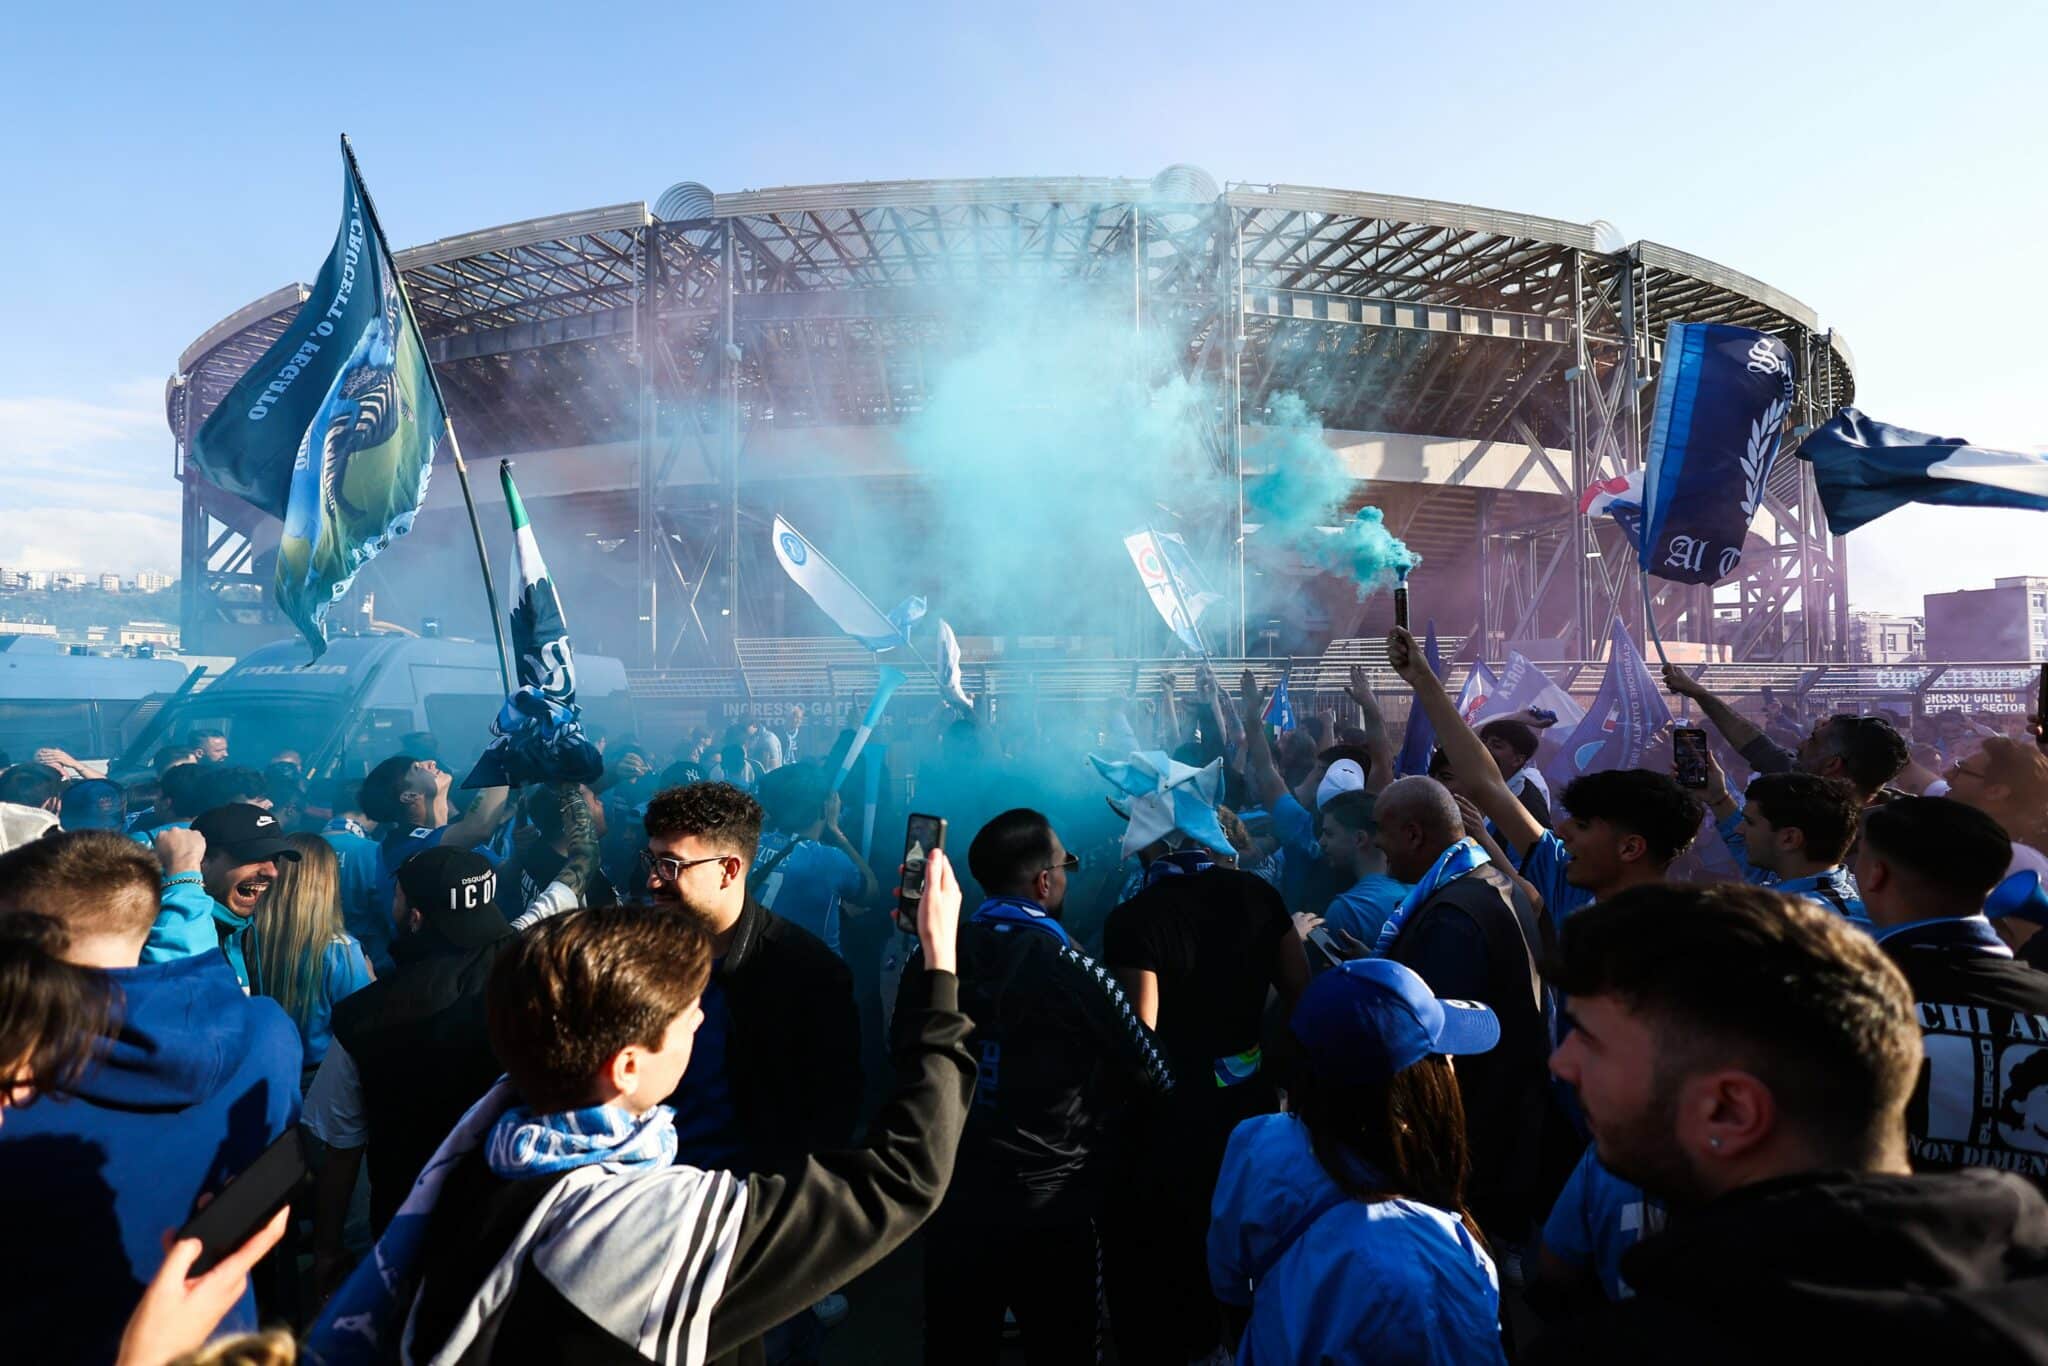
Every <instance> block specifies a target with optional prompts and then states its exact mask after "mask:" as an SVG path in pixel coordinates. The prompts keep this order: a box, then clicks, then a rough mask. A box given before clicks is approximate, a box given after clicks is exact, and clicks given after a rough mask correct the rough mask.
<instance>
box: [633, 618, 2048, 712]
mask: <svg viewBox="0 0 2048 1366" xmlns="http://www.w3.org/2000/svg"><path fill="white" fill-rule="evenodd" d="M1439 644H1440V648H1441V650H1442V653H1443V655H1444V656H1445V657H1446V658H1452V657H1455V656H1456V655H1457V654H1458V653H1460V652H1461V651H1462V650H1463V649H1464V647H1465V644H1466V642H1465V640H1464V638H1462V637H1456V636H1453V637H1448V638H1445V639H1443V640H1441V641H1440V642H1439ZM897 653H901V652H897ZM739 659H740V662H739V665H738V666H737V667H734V668H727V669H647V670H635V671H631V672H629V673H628V675H627V677H628V681H629V683H630V686H631V688H632V691H633V693H634V695H635V696H636V697H639V698H643V699H647V700H662V701H684V702H687V701H693V700H697V701H726V700H732V699H738V698H753V699H758V700H761V701H805V702H812V701H842V700H847V701H850V700H853V699H856V698H860V697H864V696H866V695H868V694H870V693H872V692H873V691H874V687H875V677H876V668H877V659H876V656H874V655H873V654H871V653H869V652H868V651H867V650H866V649H864V648H863V647H862V646H861V645H860V644H858V643H857V642H855V641H852V640H848V639H846V638H844V637H836V636H835V637H788V638H752V639H744V640H742V641H741V642H740V649H739ZM889 662H890V663H892V664H894V665H895V666H896V667H898V668H901V669H904V670H905V671H906V672H907V673H909V674H910V678H909V680H908V681H907V682H906V683H905V684H904V685H903V689H902V691H903V692H904V693H905V694H906V695H908V696H925V697H930V696H935V695H936V694H937V691H938V689H937V684H936V683H935V681H934V680H933V678H932V676H931V675H930V674H929V673H927V672H925V671H924V669H923V668H921V667H920V666H919V665H918V664H917V661H916V660H914V659H911V658H909V657H908V656H907V655H906V656H905V658H903V659H896V658H895V657H894V655H893V654H892V655H891V657H890V659H889ZM1211 664H1212V667H1213V668H1214V669H1215V670H1216V674H1217V676H1218V677H1219V678H1221V679H1222V680H1223V681H1224V683H1225V684H1226V685H1227V686H1229V687H1231V688H1233V689H1234V688H1235V687H1236V686H1237V681H1238V679H1239V677H1240V675H1241V674H1242V673H1243V672H1244V671H1245V670H1247V669H1249V670H1250V671H1251V673H1252V675H1253V677H1254V678H1255V679H1257V680H1258V682H1259V684H1260V686H1262V687H1264V688H1266V689H1267V690H1268V691H1270V690H1271V689H1272V688H1274V687H1275V686H1277V685H1278V683H1279V681H1280V680H1281V679H1282V678H1283V677H1284V678H1286V679H1287V680H1288V691H1289V694H1290V697H1291V698H1292V699H1293V701H1294V705H1295V708H1296V710H1297V711H1300V710H1301V709H1302V708H1304V707H1313V706H1316V705H1318V703H1319V702H1325V701H1326V702H1331V703H1334V702H1335V701H1336V700H1337V699H1338V698H1340V697H1341V696H1342V695H1343V692H1344V689H1345V687H1346V685H1347V684H1348V683H1349V682H1350V673H1351V668H1352V666H1353V665H1362V666H1364V668H1365V669H1366V671H1367V675H1368V677H1369V678H1370V680H1371V685H1372V690H1373V693H1374V694H1375V696H1379V697H1382V698H1384V699H1386V700H1387V701H1389V702H1392V703H1394V704H1395V705H1394V706H1393V707H1392V708H1390V709H1389V714H1390V716H1392V715H1393V714H1394V713H1395V712H1396V711H1398V710H1400V709H1402V708H1405V704H1406V697H1407V692H1408V690H1407V687H1406V686H1405V685H1404V684H1402V683H1401V681H1400V680H1399V679H1398V678H1396V677H1395V676H1394V673H1393V671H1392V670H1391V669H1389V668H1388V667H1387V652H1386V644H1385V642H1383V641H1380V640H1375V639H1359V638H1343V639H1338V640H1334V641H1332V642H1331V643H1330V645H1329V647H1328V648H1327V649H1325V650H1324V651H1323V653H1321V654H1319V655H1308V656H1295V657H1291V658H1285V657H1283V658H1260V659H1226V658H1220V657H1219V658H1216V659H1214V660H1212V661H1211ZM1489 667H1491V668H1492V669H1493V671H1494V672H1495V673H1496V674H1498V673H1500V672H1502V671H1503V670H1504V669H1505V667H1506V666H1505V664H1504V663H1503V662H1501V661H1489ZM1538 667H1540V668H1541V669H1542V670H1543V671H1544V673H1545V674H1546V675H1548V676H1549V678H1550V679H1551V681H1552V682H1554V683H1556V684H1557V685H1558V686H1559V687H1560V688H1562V689H1563V690H1564V691H1566V692H1567V693H1570V694H1572V695H1573V696H1574V697H1575V698H1578V699H1579V700H1580V701H1582V702H1583V701H1590V700H1591V699H1592V697H1593V695H1594V694H1595V693H1596V692H1597V691H1598V690H1599V687H1600V680H1601V678H1602V677H1603V675H1604V674H1605V672H1606V667H1607V666H1606V664H1605V662H1604V661H1601V660H1584V659H1568V660H1546V661H1541V662H1540V663H1539V665H1538ZM1652 667H1653V668H1654V667H1655V665H1654V663H1653V665H1652ZM1683 667H1684V668H1685V670H1686V672H1687V673H1689V674H1691V675H1692V676H1693V677H1695V678H1697V679H1699V680H1700V682H1702V683H1704V684H1705V685H1706V686H1707V687H1708V688H1710V689H1712V690H1713V691H1714V692H1716V693H1719V694H1721V695H1722V696H1725V697H1730V698H1747V697H1753V696H1757V695H1760V694H1761V693H1762V692H1763V690H1764V689H1765V688H1770V689H1772V690H1773V692H1775V693H1777V694H1780V695H1782V696H1784V697H1786V698H1788V699H1804V700H1806V701H1808V702H1811V703H1815V704H1824V705H1827V706H1831V707H1837V706H1838V707H1844V708H1849V709H1855V708H1857V707H1859V706H1863V705H1870V706H1874V705H1877V704H1878V703H1880V702H1884V701H1898V700H1910V699H1915V698H1917V699H1921V700H1923V701H1925V702H1926V704H1927V706H1928V709H1929V710H1939V709H1941V708H1942V707H1946V706H1959V707H1961V708H1962V709H1964V710H1994V709H1995V710H2011V709H2012V705H2011V703H2012V702H2014V701H2016V700H2021V699H2019V696H2018V695H2019V694H2022V693H2026V692H2027V691H2028V690H2030V689H2033V688H2036V687H2038V685H2039V679H2040V671H2041V668H2042V665H2041V664H2040V663H2039V662H2030V661H2023V660H2022V661H2014V660H1985V661H1970V662H1960V663H1938V664H1688V665H1685V666H1683ZM1198 668H1199V662H1198V661H1196V660H1193V659H1186V658H1181V659H1061V658H1049V659H986V660H970V661H967V662H965V663H963V665H962V666H961V675H962V679H963V681H964V683H965V686H966V689H967V691H968V692H969V693H972V694H976V695H979V694H981V693H984V692H986V693H990V694H993V695H994V696H996V697H998V698H1005V697H1007V698H1022V697H1031V696H1036V697H1037V698H1039V699H1041V700H1043V701H1049V702H1072V703H1088V702H1107V701H1110V700H1112V699H1116V698H1123V697H1131V696H1138V697H1147V696H1152V695H1156V694H1157V693H1158V691H1159V688H1160V685H1161V683H1162V682H1163V681H1164V680H1166V679H1167V678H1169V677H1170V678H1171V679H1172V680H1173V682H1174V685H1175V687H1176V689H1177V690H1178V691H1179V692H1180V693H1181V694H1183V695H1184V696H1185V695H1188V694H1191V693H1192V692H1193V690H1194V684H1195V677H1196V673H1197V671H1198ZM1470 668H1471V666H1470V664H1469V663H1467V662H1463V661H1460V662H1458V663H1453V664H1447V665H1446V666H1445V674H1446V677H1445V680H1444V682H1445V684H1446V686H1448V687H1450V688H1451V689H1452V690H1454V691H1455V690H1456V689H1457V688H1459V687H1461V686H1463V684H1464V681H1465V675H1466V674H1467V673H1468V672H1469V671H1470ZM1994 696H1995V697H1997V698H1999V699H2001V700H2002V701H2003V702H2004V703H2005V705H2003V706H2001V707H1998V708H1989V707H1977V706H1973V705H1971V704H1969V703H1968V702H1965V701H1956V700H1953V699H1955V698H1958V697H1962V698H1968V697H1981V698H1991V697H1994Z"/></svg>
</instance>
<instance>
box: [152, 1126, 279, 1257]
mask: <svg viewBox="0 0 2048 1366" xmlns="http://www.w3.org/2000/svg"><path fill="white" fill-rule="evenodd" d="M306 1172H307V1167H306V1149H305V1140H304V1138H303V1137H302V1136H301V1134H300V1131H299V1126H298V1125H296V1124H294V1125H291V1126H290V1127H288V1128H287V1129H286V1130H285V1131H284V1132H283V1133H282V1134H280V1135H279V1136H278V1138H277V1141H276V1142H274V1143H272V1144H271V1145H270V1146H269V1147H268V1148H265V1149H264V1150H263V1151H262V1152H261V1153H260V1154H258V1155H257V1158H256V1160H255V1161H254V1162H251V1163H250V1164H249V1165H248V1167H247V1168H245V1169H244V1170H243V1172H242V1174H241V1175H240V1176H237V1177H236V1178H235V1179H234V1180H232V1181H230V1182H228V1184H227V1185H226V1186H225V1187H223V1188H222V1190H221V1192H220V1194H218V1195H216V1196H214V1197H213V1199H212V1200H210V1201H208V1202H207V1205H206V1208H204V1209H202V1210H200V1211H199V1212H198V1213H197V1214H195V1215H193V1216H192V1217H191V1218H190V1219H187V1220H186V1221H185V1227H183V1228H181V1229H179V1230H178V1241H179V1242H181V1243H182V1242H184V1241H185V1240H186V1239H188V1238H196V1239H198V1240H199V1255H198V1256H197V1257H196V1258H195V1259H194V1260H193V1262H192V1266H191V1268H190V1270H189V1271H187V1273H186V1274H187V1275H190V1276H204V1275H205V1274H206V1273H207V1272H209V1271H211V1270H213V1268H214V1267H216V1266H218V1265H219V1264H220V1263H221V1260H222V1259H223V1258H225V1257H227V1256H228V1255H229V1254H230V1253H232V1252H234V1251H235V1250H236V1249H238V1248H240V1247H242V1246H243V1245H244V1244H246V1243H247V1242H248V1241H249V1240H250V1239H251V1238H253V1237H254V1236H255V1235H256V1234H257V1233H258V1232H259V1231H261V1230H262V1228H263V1226H264V1225H265V1224H267V1223H269V1222H270V1220H271V1218H272V1217H273V1216H275V1215H276V1214H277V1212H278V1211H279V1210H281V1209H283V1208H284V1207H285V1206H286V1205H287V1204H289V1203H290V1202H291V1198H292V1192H293V1191H294V1190H296V1189H298V1185H299V1183H300V1182H301V1181H303V1180H305V1178H306Z"/></svg>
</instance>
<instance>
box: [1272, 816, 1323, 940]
mask: <svg viewBox="0 0 2048 1366" xmlns="http://www.w3.org/2000/svg"><path fill="white" fill-rule="evenodd" d="M1272 827H1273V836H1274V838H1275V839H1277V840H1279V841H1280V849H1279V855H1280V898H1281V900H1283V901H1285V902H1286V903H1287V909H1288V910H1290V911H1296V910H1304V909H1306V908H1305V907H1304V906H1303V905H1302V901H1303V900H1304V899H1305V898H1306V897H1307V896H1308V892H1309V879H1310V878H1311V877H1313V876H1314V875H1315V869H1316V865H1317V864H1318V863H1320V862H1322V858H1323V847H1322V845H1321V844H1320V843H1318V842H1317V840H1316V818H1315V816H1314V815H1313V814H1312V813H1311V812H1310V811H1309V809H1308V808H1307V807H1305V806H1303V805H1302V804H1301V803H1300V802H1298V801H1296V800H1295V799H1294V794H1293V793H1291V792H1283V793H1281V794H1280V799H1279V800H1278V801H1276V802H1274V803H1273V815H1272Z"/></svg>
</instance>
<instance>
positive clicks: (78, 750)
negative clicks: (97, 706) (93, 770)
mask: <svg viewBox="0 0 2048 1366" xmlns="http://www.w3.org/2000/svg"><path fill="white" fill-rule="evenodd" d="M92 722H93V714H92V703H91V702H89V701H82V700H80V701H45V700H41V699H37V698H27V699H15V698H8V699H5V700H0V750H5V751H7V754H8V756H9V757H10V758H12V759H13V760H14V762H16V763H26V762H27V761H28V760H30V759H33V758H34V757H35V752H36V751H37V750H39V749H42V748H45V747H46V746H51V745H54V746H56V747H57V748H58V749H61V750H65V751H68V752H69V753H70V754H71V756H72V757H73V758H77V759H97V758H102V757H104V756H102V755H101V754H99V753H98V746H99V737H98V736H97V735H96V734H94V727H93V723H92Z"/></svg>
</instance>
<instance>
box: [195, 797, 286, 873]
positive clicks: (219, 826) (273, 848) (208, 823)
mask: <svg viewBox="0 0 2048 1366" xmlns="http://www.w3.org/2000/svg"><path fill="white" fill-rule="evenodd" d="M192 828H193V829H194V830H197V831H198V832H199V833H200V834H202V835H204V836H206V852H207V853H209V854H223V855H225V856H227V857H228V858H231V859H233V860H234V861H235V862H236V863H264V862H268V861H271V860H275V859H286V860H288V861H290V862H292V863H297V862H298V861H299V851H298V850H296V849H294V848H292V846H291V844H290V843H289V842H287V841H286V839H285V837H284V827H283V826H281V825H279V824H278V823H277V817H275V816H273V815H271V814H270V813H269V812H268V811H265V810H264V809H263V808H262V807H260V806H251V805H249V803H247V802H229V803H228V804H227V805H226V806H216V807H215V808H213V810H211V811H209V812H207V813H206V814H205V815H203V816H201V817H200V818H199V819H198V820H195V821H193V822H192Z"/></svg>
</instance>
